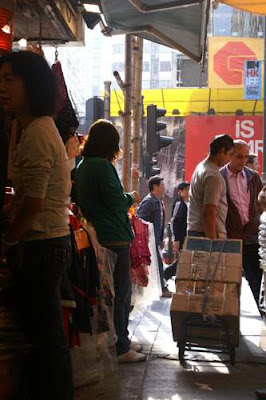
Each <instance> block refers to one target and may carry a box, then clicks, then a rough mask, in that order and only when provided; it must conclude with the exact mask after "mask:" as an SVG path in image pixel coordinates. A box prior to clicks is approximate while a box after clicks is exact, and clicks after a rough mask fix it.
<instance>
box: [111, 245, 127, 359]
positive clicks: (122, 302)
mask: <svg viewBox="0 0 266 400" xmlns="http://www.w3.org/2000/svg"><path fill="white" fill-rule="evenodd" d="M108 248H109V249H110V250H112V251H113V252H114V253H116V254H117V261H116V264H115V269H114V275H113V276H114V288H115V300H114V325H115V331H116V334H117V343H116V351H117V355H118V356H119V355H121V354H124V353H127V352H128V351H129V349H130V340H129V338H128V319H129V310H130V303H131V277H130V267H131V263H130V253H129V247H126V248H125V247H123V248H118V247H108Z"/></svg>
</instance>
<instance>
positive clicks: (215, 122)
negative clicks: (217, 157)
mask: <svg viewBox="0 0 266 400" xmlns="http://www.w3.org/2000/svg"><path fill="white" fill-rule="evenodd" d="M262 132H263V117H262V116H256V117H253V116H232V117H231V116H189V117H186V135H185V179H186V180H187V181H190V179H191V176H192V173H193V171H194V169H195V167H196V166H197V164H198V163H199V162H200V161H202V160H203V159H204V158H205V157H206V156H207V154H208V152H209V145H210V142H211V141H212V140H213V138H214V136H216V135H223V134H225V133H226V134H228V135H230V136H231V137H232V139H233V140H236V139H242V140H245V141H246V142H247V144H248V145H249V149H250V152H251V153H256V154H258V156H259V163H260V166H262V152H263V139H262V137H263V135H262ZM260 172H261V171H259V173H260Z"/></svg>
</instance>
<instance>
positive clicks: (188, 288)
mask: <svg viewBox="0 0 266 400" xmlns="http://www.w3.org/2000/svg"><path fill="white" fill-rule="evenodd" d="M208 288H209V295H210V296H213V297H219V296H222V297H238V296H239V286H238V285H237V284H236V283H222V282H207V283H206V282H205V281H193V280H190V281H187V280H185V281H182V280H178V279H177V280H176V292H177V293H178V294H199V295H204V293H205V290H206V289H207V290H208Z"/></svg>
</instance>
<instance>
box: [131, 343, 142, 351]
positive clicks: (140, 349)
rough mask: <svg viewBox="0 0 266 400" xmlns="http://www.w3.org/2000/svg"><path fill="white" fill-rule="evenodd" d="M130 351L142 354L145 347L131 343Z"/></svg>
mask: <svg viewBox="0 0 266 400" xmlns="http://www.w3.org/2000/svg"><path fill="white" fill-rule="evenodd" d="M130 349H131V350H134V351H136V352H137V353H141V352H142V350H143V346H142V345H141V344H139V343H131V344H130Z"/></svg>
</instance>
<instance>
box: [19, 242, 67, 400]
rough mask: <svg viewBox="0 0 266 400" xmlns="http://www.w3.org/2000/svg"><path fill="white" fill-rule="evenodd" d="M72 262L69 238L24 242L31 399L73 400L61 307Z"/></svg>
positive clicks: (23, 288) (22, 289) (23, 300)
mask: <svg viewBox="0 0 266 400" xmlns="http://www.w3.org/2000/svg"><path fill="white" fill-rule="evenodd" d="M70 262H71V245H70V238H69V237H68V236H66V237H61V238H55V239H48V240H38V241H31V242H25V243H24V253H23V260H22V268H21V271H20V279H19V297H20V305H21V312H22V327H23V331H24V334H25V341H26V343H27V345H28V346H29V353H28V356H27V357H26V366H25V367H26V368H25V369H26V376H27V387H28V397H27V399H28V398H29V399H30V400H37V399H38V400H44V399H45V400H47V399H56V400H72V399H73V384H72V367H71V359H70V352H69V348H68V345H67V342H66V338H65V335H64V328H63V319H62V309H61V304H60V284H61V279H62V275H63V273H64V271H65V269H66V268H69V266H70Z"/></svg>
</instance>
